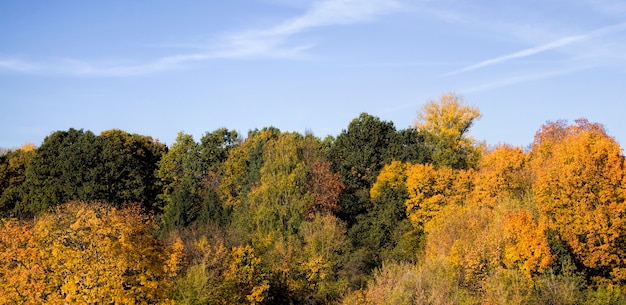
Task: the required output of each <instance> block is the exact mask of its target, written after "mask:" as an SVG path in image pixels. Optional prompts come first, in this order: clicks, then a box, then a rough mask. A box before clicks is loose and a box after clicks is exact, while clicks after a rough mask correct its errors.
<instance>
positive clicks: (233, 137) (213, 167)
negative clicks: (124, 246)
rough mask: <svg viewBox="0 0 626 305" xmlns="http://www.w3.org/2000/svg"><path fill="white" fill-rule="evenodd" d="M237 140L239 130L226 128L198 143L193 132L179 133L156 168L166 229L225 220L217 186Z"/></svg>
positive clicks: (162, 221)
mask: <svg viewBox="0 0 626 305" xmlns="http://www.w3.org/2000/svg"><path fill="white" fill-rule="evenodd" d="M238 143H239V139H238V135H237V133H236V132H235V131H229V130H227V129H223V128H222V129H218V130H216V131H214V132H212V133H206V134H205V135H204V136H203V137H202V139H201V143H196V142H195V141H194V139H193V137H192V136H191V135H188V134H184V133H182V132H181V133H179V134H178V137H177V138H176V142H175V143H174V144H173V145H172V147H171V148H170V150H169V151H168V152H167V153H166V154H165V155H164V156H163V158H162V159H161V161H160V162H159V167H158V170H157V177H158V178H159V179H160V181H159V184H160V185H161V186H162V193H161V195H159V198H160V200H161V202H162V205H163V214H162V216H161V225H162V226H163V229H164V230H165V231H168V230H170V229H172V228H175V227H185V226H188V225H190V224H192V223H194V222H201V223H207V222H208V221H216V222H221V221H224V218H225V215H224V209H223V205H222V202H221V200H220V198H219V196H218V192H217V189H218V186H219V185H220V183H221V177H222V175H223V164H224V162H225V161H226V158H227V156H228V155H229V151H230V149H231V148H233V147H234V146H235V145H237V144H238Z"/></svg>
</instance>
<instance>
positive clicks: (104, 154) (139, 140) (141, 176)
mask: <svg viewBox="0 0 626 305" xmlns="http://www.w3.org/2000/svg"><path fill="white" fill-rule="evenodd" d="M95 146H96V147H97V149H98V166H97V167H96V168H94V169H93V170H94V171H96V172H97V173H96V174H95V175H94V178H95V183H94V185H95V187H96V188H97V191H96V194H95V195H94V199H98V200H104V201H106V202H110V203H113V204H115V205H117V206H121V205H122V204H123V203H141V204H142V206H144V207H145V208H146V209H148V210H152V211H154V210H155V208H156V207H154V204H155V203H156V197H157V194H158V188H157V185H156V182H157V179H156V177H155V174H154V173H155V171H156V169H157V163H158V162H159V160H160V159H161V157H162V155H163V154H164V153H165V151H166V147H165V145H163V144H161V143H159V142H156V141H154V140H153V139H152V138H151V137H148V136H141V135H138V134H130V133H127V132H125V131H122V130H119V129H113V130H107V131H103V132H102V133H101V134H100V135H99V136H98V137H97V138H96V143H95Z"/></svg>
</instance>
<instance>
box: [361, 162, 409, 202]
mask: <svg viewBox="0 0 626 305" xmlns="http://www.w3.org/2000/svg"><path fill="white" fill-rule="evenodd" d="M410 166H411V164H410V163H407V162H400V161H392V162H391V163H390V164H387V165H385V166H384V167H383V169H382V170H381V171H380V173H379V174H378V177H376V182H374V185H372V188H371V189H370V198H372V199H376V198H377V197H378V196H380V195H381V194H382V192H383V190H385V189H388V188H397V187H401V186H406V180H407V170H408V168H409V167H410Z"/></svg>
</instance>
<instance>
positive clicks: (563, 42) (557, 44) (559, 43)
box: [443, 35, 589, 76]
mask: <svg viewBox="0 0 626 305" xmlns="http://www.w3.org/2000/svg"><path fill="white" fill-rule="evenodd" d="M587 38H589V36H588V35H577V36H569V37H564V38H561V39H558V40H555V41H552V42H550V43H547V44H544V45H540V46H536V47H532V48H528V49H525V50H521V51H518V52H515V53H511V54H507V55H503V56H499V57H495V58H491V59H488V60H485V61H481V62H479V63H476V64H473V65H469V66H466V67H464V68H462V69H458V70H455V71H452V72H448V73H446V74H444V75H443V76H452V75H457V74H462V73H465V72H469V71H473V70H477V69H480V68H484V67H487V66H491V65H496V64H500V63H503V62H506V61H509V60H512V59H518V58H524V57H528V56H532V55H535V54H538V53H542V52H546V51H549V50H553V49H557V48H561V47H564V46H567V45H569V44H572V43H575V42H578V41H581V40H584V39H587Z"/></svg>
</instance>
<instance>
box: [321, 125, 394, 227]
mask: <svg viewBox="0 0 626 305" xmlns="http://www.w3.org/2000/svg"><path fill="white" fill-rule="evenodd" d="M399 144H400V142H399V141H398V136H397V133H396V129H395V127H394V126H393V123H391V122H385V121H381V120H380V119H379V118H377V117H374V116H371V115H369V114H366V113H362V114H361V115H359V117H358V118H355V119H354V120H352V122H350V124H349V125H348V129H345V130H343V131H342V132H341V134H339V135H338V136H337V138H336V139H335V141H334V142H333V144H332V146H331V148H330V151H329V159H330V160H331V163H332V169H333V171H335V172H337V173H339V174H340V175H341V177H342V182H343V183H344V184H345V186H346V189H345V191H344V192H343V194H342V195H341V198H340V206H341V212H340V214H339V215H340V216H341V218H342V219H344V220H345V221H346V222H347V223H348V224H349V225H350V226H351V225H353V224H354V223H355V222H356V217H357V216H358V215H359V214H363V213H365V212H367V211H368V210H369V209H371V206H372V205H371V202H370V198H369V190H370V188H371V187H372V184H373V183H374V181H375V180H376V177H377V176H378V172H379V171H380V170H381V169H382V168H383V166H384V165H385V164H386V163H389V162H391V161H392V160H393V158H394V154H393V152H394V151H399V149H394V148H396V147H399Z"/></svg>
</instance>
